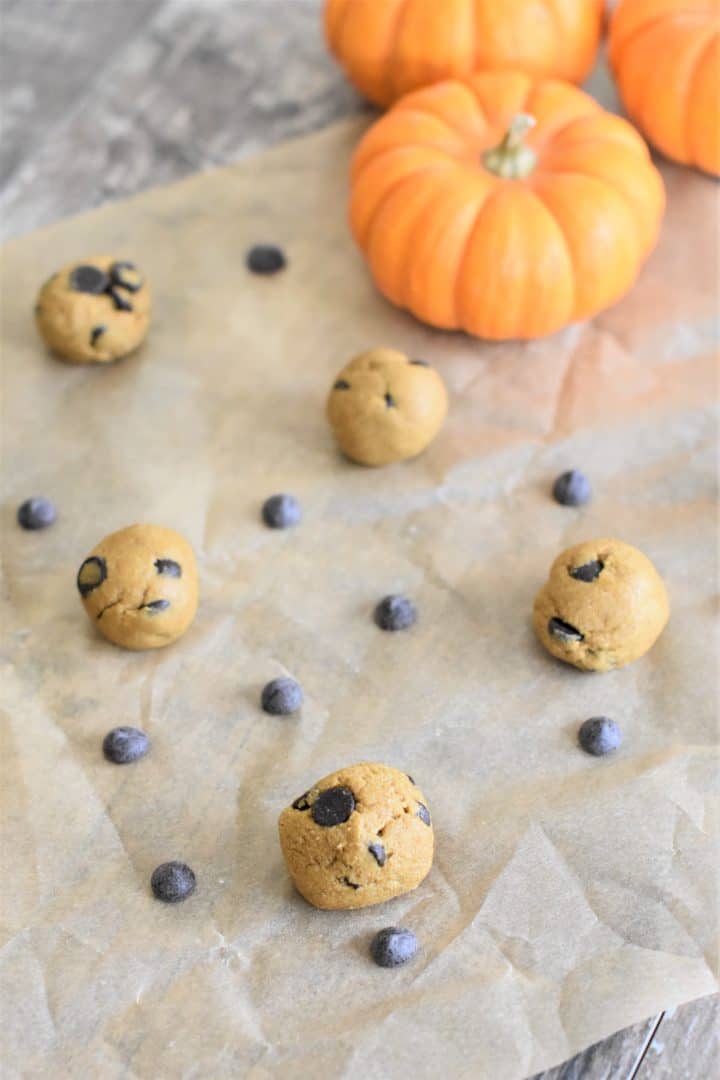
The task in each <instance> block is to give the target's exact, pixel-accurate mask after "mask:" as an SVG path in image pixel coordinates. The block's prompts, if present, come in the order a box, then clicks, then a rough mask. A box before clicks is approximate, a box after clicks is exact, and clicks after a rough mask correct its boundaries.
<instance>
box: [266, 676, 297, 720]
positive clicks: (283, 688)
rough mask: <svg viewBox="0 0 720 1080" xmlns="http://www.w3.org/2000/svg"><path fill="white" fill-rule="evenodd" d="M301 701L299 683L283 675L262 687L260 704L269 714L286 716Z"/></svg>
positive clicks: (295, 710)
mask: <svg viewBox="0 0 720 1080" xmlns="http://www.w3.org/2000/svg"><path fill="white" fill-rule="evenodd" d="M302 703H303V692H302V687H301V686H300V683H298V682H295V680H294V679H290V678H287V677H286V676H283V677H281V678H279V679H273V680H272V681H271V682H269V683H268V684H267V685H266V686H264V687H263V692H262V698H261V704H262V707H263V709H264V710H265V712H266V713H270V715H271V716H288V715H289V714H290V713H294V712H297V711H298V709H299V708H300V707H301V705H302Z"/></svg>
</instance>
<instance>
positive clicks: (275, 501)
mask: <svg viewBox="0 0 720 1080" xmlns="http://www.w3.org/2000/svg"><path fill="white" fill-rule="evenodd" d="M301 517H302V513H301V511H300V503H299V502H298V501H297V499H296V498H295V496H294V495H271V496H270V498H269V499H266V500H265V502H264V503H263V506H262V519H263V521H264V522H265V524H266V525H267V526H268V527H269V528H271V529H289V528H290V527H291V526H293V525H297V524H298V522H299V521H300V518H301Z"/></svg>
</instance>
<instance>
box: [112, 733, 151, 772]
mask: <svg viewBox="0 0 720 1080" xmlns="http://www.w3.org/2000/svg"><path fill="white" fill-rule="evenodd" d="M102 748H103V754H104V755H105V757H106V758H107V759H108V761H112V762H113V763H114V764H115V765H128V764H129V763H130V762H131V761H139V760H140V758H141V757H145V755H146V754H147V752H148V750H149V749H150V740H149V739H148V737H147V735H146V734H145V732H144V731H140V729H139V728H136V727H116V728H113V729H112V731H108V733H107V735H106V736H105V738H104V739H103V744H102Z"/></svg>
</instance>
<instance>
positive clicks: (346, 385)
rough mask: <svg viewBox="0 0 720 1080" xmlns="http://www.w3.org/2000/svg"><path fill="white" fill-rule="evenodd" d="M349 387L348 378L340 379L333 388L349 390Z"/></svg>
mask: <svg viewBox="0 0 720 1080" xmlns="http://www.w3.org/2000/svg"><path fill="white" fill-rule="evenodd" d="M349 389H350V383H349V382H348V381H347V379H338V380H337V382H336V383H334V384H333V390H349Z"/></svg>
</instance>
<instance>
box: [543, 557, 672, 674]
mask: <svg viewBox="0 0 720 1080" xmlns="http://www.w3.org/2000/svg"><path fill="white" fill-rule="evenodd" d="M669 614H670V608H669V605H668V597H667V592H666V591H665V586H664V584H663V581H662V578H661V577H660V575H659V574H658V572H657V570H656V569H655V567H654V566H653V564H652V563H651V562H650V560H649V559H648V558H646V556H645V555H643V553H642V552H641V551H638V549H637V548H634V547H631V545H630V544H624V543H623V542H622V541H621V540H588V541H586V542H585V543H583V544H576V545H575V546H574V547H571V548H568V549H567V551H563V553H562V554H561V555H558V557H557V559H556V560H555V562H554V563H553V564H552V566H551V568H550V577H549V579H548V581H547V584H545V585H543V587H542V589H541V590H540V592H539V593H538V595H537V597H536V599H535V610H534V614H533V622H534V625H535V632H536V633H537V636H538V637H539V639H540V641H541V642H542V644H543V645H544V646H545V648H546V649H547V650H548V652H550V653H552V655H553V656H556V657H557V658H558V659H559V660H564V661H565V662H566V663H568V664H574V665H575V667H578V668H583V669H585V670H587V671H609V670H610V669H611V668H616V667H623V666H624V665H625V664H631V663H632V662H633V660H638V659H639V658H640V657H641V656H643V655H644V654H645V653H646V652H647V651H648V649H650V648H651V647H652V646H653V645H654V644H655V642H656V641H657V639H658V637H659V636H660V634H661V633H662V630H663V628H664V626H665V624H666V622H667V621H668V617H669Z"/></svg>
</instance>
